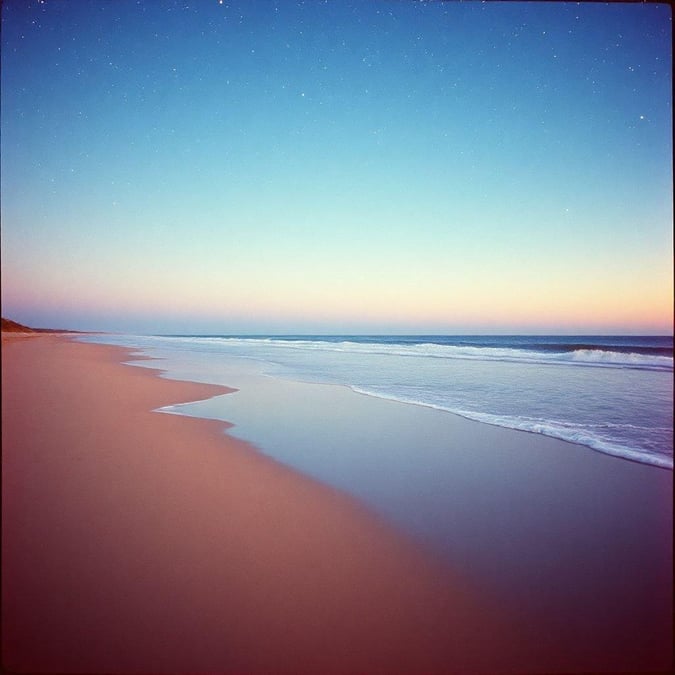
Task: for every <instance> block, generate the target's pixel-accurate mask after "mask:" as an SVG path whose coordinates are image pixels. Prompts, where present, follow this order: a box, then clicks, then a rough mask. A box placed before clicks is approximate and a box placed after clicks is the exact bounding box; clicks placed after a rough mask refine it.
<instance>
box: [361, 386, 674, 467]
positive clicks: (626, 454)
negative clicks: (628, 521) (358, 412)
mask: <svg viewBox="0 0 675 675" xmlns="http://www.w3.org/2000/svg"><path fill="white" fill-rule="evenodd" d="M351 389H352V390H353V391H355V392H357V393H360V394H366V395H367V396H374V397H377V398H383V399H387V400H390V401H398V402H400V403H408V404H412V405H419V406H424V407H426V408H433V409H434V410H442V411H445V412H451V413H454V414H455V415H459V416H461V417H464V418H466V419H470V420H473V421H475V422H482V423H484V424H491V425H493V426H498V427H504V428H507V429H516V430H519V431H527V432H530V433H536V434H542V435H543V436H550V437H552V438H558V439H560V440H563V441H568V442H570V443H575V444H577V445H584V446H586V447H589V448H591V449H593V450H597V451H598V452H602V453H604V454H606V455H612V456H614V457H621V458H623V459H629V460H631V461H634V462H640V463H642V464H650V465H652V466H658V467H661V468H665V469H671V470H672V469H673V458H672V457H668V456H665V455H662V454H659V453H652V452H649V451H648V450H646V449H635V448H630V447H626V446H622V445H620V444H618V443H615V442H610V441H608V440H606V439H604V438H603V437H602V436H601V435H599V434H598V433H597V432H593V431H592V430H591V429H592V428H596V429H599V428H603V427H610V428H611V427H614V428H619V427H620V428H632V429H643V430H648V431H654V429H653V428H652V427H640V426H638V425H632V424H611V423H607V424H570V423H567V422H563V421H560V420H542V419H537V418H531V417H520V416H512V415H494V414H490V413H483V412H475V411H470V410H461V409H458V408H452V407H449V406H444V405H440V404H437V403H431V402H428V401H423V400H416V399H412V398H410V397H406V396H399V395H396V394H393V393H383V392H379V391H373V390H370V389H367V388H362V387H351ZM662 430H663V431H667V429H665V428H664V429H662Z"/></svg>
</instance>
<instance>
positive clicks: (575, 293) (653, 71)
mask: <svg viewBox="0 0 675 675" xmlns="http://www.w3.org/2000/svg"><path fill="white" fill-rule="evenodd" d="M671 37H672V19H671V13H670V8H669V7H668V6H667V5H665V4H662V5H660V4H643V3H636V4H632V3H610V4H604V3H603V4H601V3H548V2H542V3H539V2H527V3H512V2H464V3H459V2H431V1H429V2H420V1H414V0H409V1H406V0H373V1H368V0H354V1H353V2H349V1H347V0H328V1H327V2H320V1H318V0H316V1H311V2H310V1H307V2H294V1H291V0H279V1H276V2H275V1H274V0H264V1H263V0H242V1H240V2H237V1H234V0H232V1H230V0H223V1H222V2H221V1H219V0H180V1H179V0H166V1H164V0H86V1H85V0H5V1H4V2H3V3H2V34H1V40H2V53H1V58H2V62H1V66H2V80H1V86H2V91H1V93H2V99H1V106H2V109H1V132H2V137H1V139H2V140H1V143H2V147H1V150H2V153H1V169H2V177H1V185H0V190H1V197H2V202H1V215H2V228H1V230H0V234H1V240H0V243H1V257H2V260H1V262H2V272H1V275H2V278H1V281H2V314H3V316H5V317H7V318H11V319H13V320H16V321H19V322H22V323H26V324H28V325H33V326H37V327H57V328H69V329H77V330H107V331H119V332H138V333H223V334H228V333H229V334H237V333H409V334H415V333H417V334H419V333H426V334H429V333H507V334H509V333H561V334H575V333H577V334H580V333H613V334H619V333H633V334H636V333H637V334H640V333H643V334H653V333H662V334H671V333H672V329H673V313H672V305H673V231H672V228H673V195H672V178H673V175H672V174H673V169H672V151H673V149H672V108H671V100H672V57H671V49H672V46H671Z"/></svg>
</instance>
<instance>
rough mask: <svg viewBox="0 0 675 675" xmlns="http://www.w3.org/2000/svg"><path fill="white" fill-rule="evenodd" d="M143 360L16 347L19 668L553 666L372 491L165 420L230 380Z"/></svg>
mask: <svg viewBox="0 0 675 675" xmlns="http://www.w3.org/2000/svg"><path fill="white" fill-rule="evenodd" d="M129 355H130V352H129V351H127V350H124V349H121V348H116V347H109V346H101V345H92V344H81V343H75V342H73V341H72V340H71V339H69V338H67V337H64V336H51V335H50V336H31V337H28V338H17V337H12V338H11V339H9V340H3V346H2V395H3V399H2V451H3V472H2V518H3V521H2V526H3V527H2V552H3V556H2V638H3V665H4V666H5V668H7V669H9V670H11V671H15V672H80V673H83V672H87V673H102V672H121V673H132V672H134V673H148V672H155V673H163V672H167V673H168V672H321V673H328V672H369V673H370V672H457V671H467V670H469V671H472V670H478V671H494V670H500V671H516V672H523V671H525V670H530V671H532V672H536V671H537V670H541V664H542V663H543V662H542V661H540V660H539V659H540V655H539V653H538V652H539V650H538V647H537V645H533V644H528V645H523V644H522V643H521V642H520V640H519V639H518V638H516V634H517V633H520V631H519V630H518V629H517V627H515V626H513V625H511V622H509V621H508V617H506V616H503V615H501V614H500V608H499V607H497V606H495V604H494V603H493V602H491V601H490V599H489V598H487V597H484V596H482V595H481V594H480V593H479V591H478V590H477V589H475V588H471V587H470V586H469V584H468V583H467V582H466V580H465V579H463V578H462V577H461V576H460V575H459V574H458V573H456V572H454V571H453V570H452V569H450V568H448V566H446V565H445V563H441V562H440V561H439V560H437V559H435V558H433V557H432V556H431V555H429V554H428V553H426V552H424V551H422V550H420V549H418V548H417V547H415V546H414V545H413V544H412V543H411V542H410V541H409V540H407V539H406V538H404V537H403V536H401V535H399V534H398V533H397V532H396V531H395V530H393V529H392V528H390V527H389V526H388V525H386V524H385V523H384V522H383V521H381V520H379V519H378V518H376V517H375V516H374V515H372V514H371V513H370V512H369V511H368V510H366V509H365V508H363V507H361V506H360V505H359V504H358V503H357V502H355V501H353V500H351V499H350V498H348V497H346V496H345V495H343V494H342V493H339V492H337V491H334V490H332V489H330V488H328V487H326V486H324V485H322V484H320V483H317V482H314V481H312V480H311V479H308V478H305V477H303V476H302V475H300V474H298V473H296V472H294V471H292V470H290V469H288V468H286V467H284V466H282V465H281V464H279V463H277V462H275V461H274V460H272V459H270V458H268V457H266V456H264V455H262V454H260V453H258V452H257V451H256V450H255V448H253V447H252V446H250V445H247V444H246V443H244V442H242V441H239V440H236V439H234V438H232V437H229V436H227V435H226V434H224V433H223V432H224V429H225V427H226V425H224V424H223V423H222V422H217V421H213V420H202V419H194V418H186V417H181V416H174V415H162V414H157V413H153V412H151V411H152V410H153V409H155V408H157V407H159V406H164V405H169V404H172V403H178V402H181V401H188V400H197V399H203V398H206V397H208V396H212V395H215V394H219V393H224V392H225V391H227V390H226V389H224V388H223V387H217V386H212V385H202V384H194V383H189V382H175V381H169V380H166V379H161V378H159V377H157V374H156V372H155V371H152V370H147V369H143V368H131V367H127V366H123V365H121V364H120V362H121V361H123V360H125V359H129ZM260 414H261V415H264V410H261V411H260ZM541 658H545V656H544V657H541ZM525 664H528V665H527V667H526V665H525Z"/></svg>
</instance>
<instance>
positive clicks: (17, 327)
mask: <svg viewBox="0 0 675 675" xmlns="http://www.w3.org/2000/svg"><path fill="white" fill-rule="evenodd" d="M1 328H2V332H3V333H78V332H79V331H74V330H64V329H61V328H29V327H28V326H24V325H23V324H20V323H17V322H16V321H12V320H11V319H5V318H4V317H2V326H1Z"/></svg>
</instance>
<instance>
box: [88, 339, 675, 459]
mask: <svg viewBox="0 0 675 675" xmlns="http://www.w3.org/2000/svg"><path fill="white" fill-rule="evenodd" d="M90 339H93V340H95V341H100V342H108V343H110V342H112V343H115V344H122V345H127V346H139V347H142V348H143V349H144V350H146V351H147V353H148V354H150V355H152V354H153V352H156V353H157V352H158V351H161V354H162V357H163V358H165V359H166V358H169V360H170V361H171V360H183V361H186V360H189V358H190V355H191V354H192V355H193V356H194V357H197V356H198V355H199V356H200V357H201V358H204V357H208V360H209V361H210V362H211V363H214V364H215V363H216V361H217V360H218V359H219V358H220V357H237V358H240V359H253V360H255V361H258V362H259V363H260V364H261V367H262V371H263V372H264V373H265V374H266V375H269V376H273V377H279V378H284V379H290V380H297V381H303V382H314V383H328V384H339V385H344V386H347V387H349V388H351V389H353V390H354V391H356V392H359V393H362V394H367V395H369V396H375V397H379V398H383V399H391V400H395V401H400V402H403V403H407V404H410V405H417V406H426V407H429V408H435V409H438V410H443V411H447V412H449V413H454V414H456V415H461V416H462V417H466V418H468V419H471V420H475V421H478V422H482V423H485V424H491V425H497V426H501V427H507V428H511V429H519V430H522V431H527V432H531V433H535V434H543V435H545V436H552V437H554V438H558V439H562V440H565V441H569V442H571V443H576V444H578V445H582V446H585V447H587V448H588V449H589V451H590V450H593V451H597V452H602V453H606V454H608V455H614V456H616V457H621V458H624V459H628V460H632V461H635V462H641V463H644V464H650V465H654V466H658V467H663V468H666V469H671V470H672V468H673V338H672V337H671V336H588V335H583V336H564V337H563V336H520V335H517V336H514V335H510V336H502V335H500V336H467V335H462V336H439V335H414V336H403V335H395V336H394V335H388V336H378V335H358V336H356V335H284V336H279V335H268V336H261V335H255V336H254V335H217V336H214V335H173V336H109V335H108V336H98V337H96V338H90ZM221 384H225V385H227V384H228V382H227V381H223V382H221Z"/></svg>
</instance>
